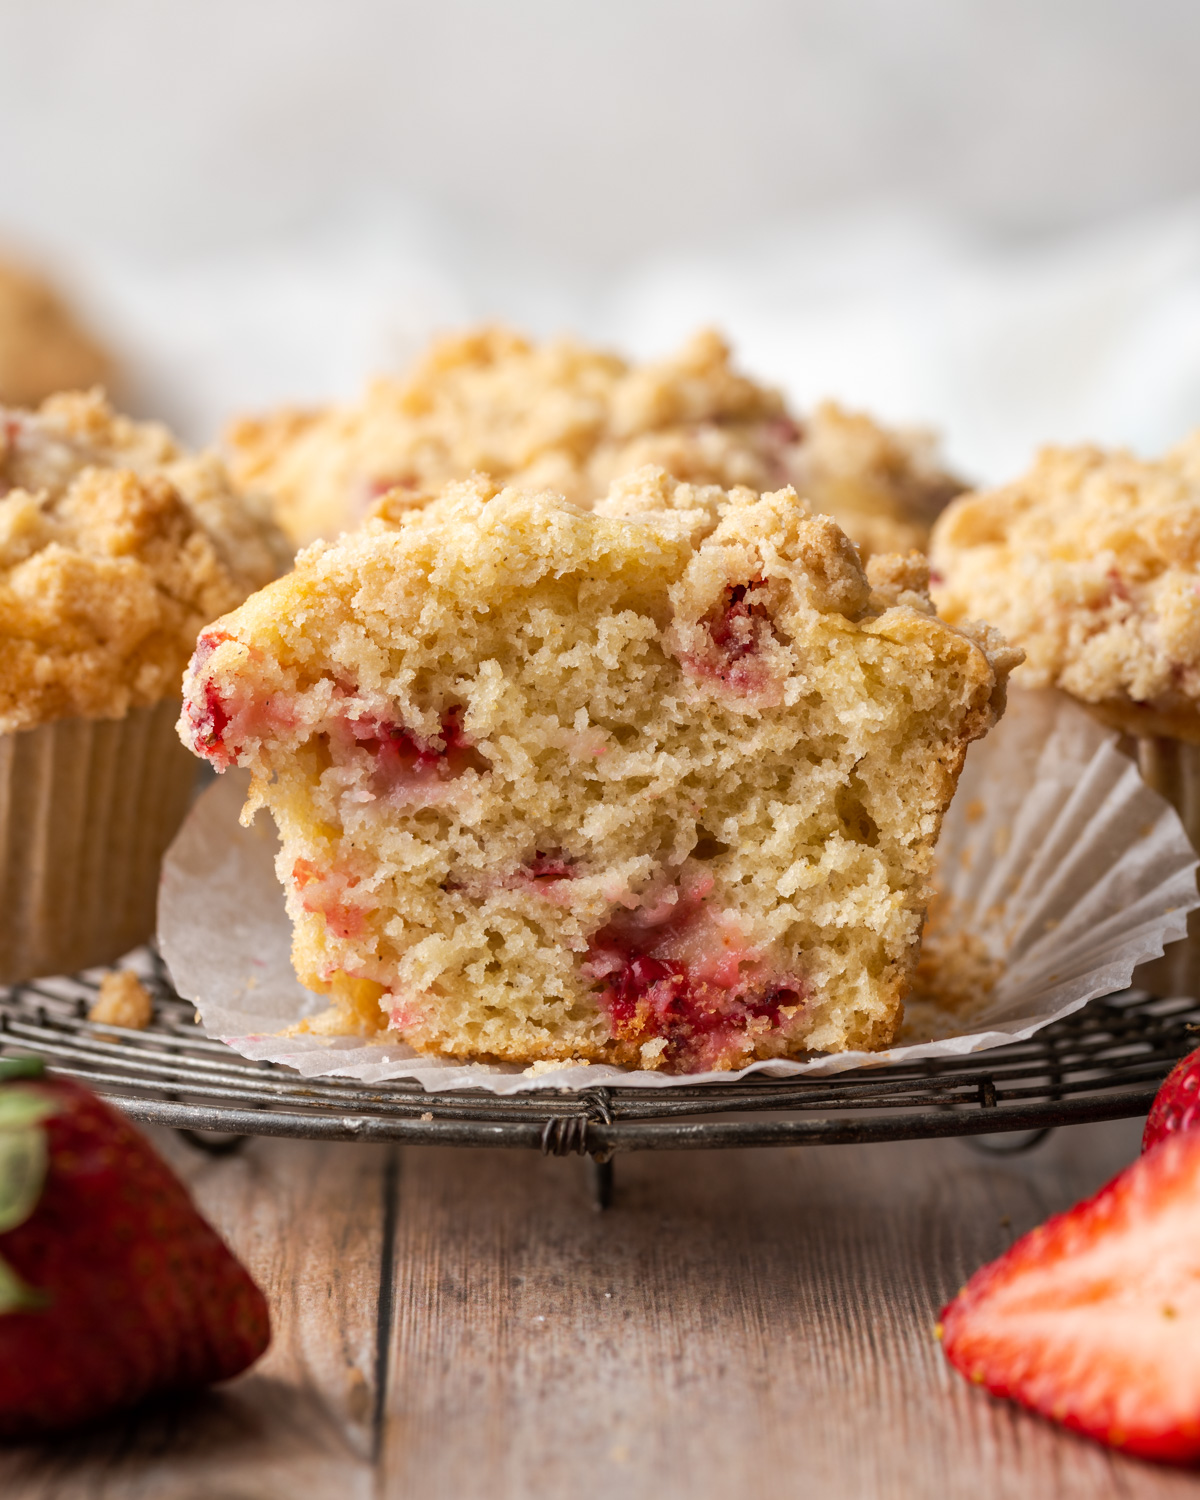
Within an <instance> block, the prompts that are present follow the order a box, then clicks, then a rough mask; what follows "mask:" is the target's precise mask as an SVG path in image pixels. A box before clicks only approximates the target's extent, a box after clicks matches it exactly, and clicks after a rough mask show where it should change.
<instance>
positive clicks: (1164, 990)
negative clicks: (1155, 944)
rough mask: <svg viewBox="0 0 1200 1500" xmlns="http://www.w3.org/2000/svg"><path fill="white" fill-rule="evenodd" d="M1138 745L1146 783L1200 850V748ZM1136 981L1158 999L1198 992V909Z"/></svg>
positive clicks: (1172, 742)
mask: <svg viewBox="0 0 1200 1500" xmlns="http://www.w3.org/2000/svg"><path fill="white" fill-rule="evenodd" d="M1135 743H1136V746H1137V759H1138V766H1139V767H1140V769H1141V773H1142V780H1143V781H1145V782H1146V784H1147V785H1148V786H1152V787H1153V788H1154V790H1155V791H1156V792H1158V793H1159V794H1160V795H1161V796H1163V797H1165V798H1166V799H1167V801H1168V802H1169V803H1170V804H1171V806H1172V807H1173V808H1174V809H1175V811H1176V812H1177V813H1178V814H1179V817H1180V821H1181V822H1182V823H1183V827H1184V832H1185V833H1186V834H1187V836H1188V838H1189V839H1190V840H1191V842H1192V848H1193V849H1200V745H1194V744H1191V743H1189V742H1188V741H1187V740H1176V739H1166V738H1163V737H1160V736H1151V735H1145V736H1141V737H1139V738H1138V739H1137V740H1136V742H1135ZM1133 982H1134V984H1138V985H1143V986H1145V988H1146V989H1148V990H1151V991H1153V993H1154V994H1156V995H1197V994H1200V911H1193V912H1191V914H1190V915H1189V916H1188V930H1187V937H1186V938H1185V939H1184V940H1183V941H1182V942H1178V943H1172V944H1171V946H1170V947H1169V948H1168V949H1167V951H1166V952H1165V953H1164V954H1163V956H1162V957H1161V958H1159V959H1156V960H1155V961H1154V962H1153V963H1149V964H1146V965H1144V967H1142V968H1141V969H1139V970H1138V972H1137V973H1136V974H1135V975H1134V979H1133Z"/></svg>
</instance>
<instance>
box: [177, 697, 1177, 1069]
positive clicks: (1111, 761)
mask: <svg viewBox="0 0 1200 1500" xmlns="http://www.w3.org/2000/svg"><path fill="white" fill-rule="evenodd" d="M245 792H246V782H245V780H244V779H243V777H242V774H241V773H235V772H230V773H227V774H226V775H225V776H224V777H223V778H222V779H221V781H220V782H218V783H217V785H215V786H214V787H212V788H211V789H210V790H209V791H208V792H206V793H205V795H204V796H203V797H202V798H201V799H200V801H199V802H198V803H197V804H196V806H195V807H194V808H193V810H192V812H191V814H190V815H189V817H188V819H187V822H186V823H185V824H184V827H183V828H182V830H181V831H180V834H179V837H178V838H177V839H176V841H175V843H174V844H173V845H172V847H171V849H170V851H169V853H168V855H167V859H166V861H165V864H164V867H163V880H162V888H161V892H160V897H159V943H160V946H161V949H162V954H163V957H164V958H165V960H166V962H167V965H168V967H169V968H170V971H171V976H172V978H173V980H174V982H175V986H176V988H177V989H178V991H179V993H180V994H181V995H183V996H185V997H186V998H188V999H190V1000H192V1001H194V1002H195V1004H196V1006H197V1008H198V1010H199V1012H200V1015H201V1018H202V1019H203V1022H204V1024H205V1026H206V1027H207V1029H208V1031H209V1033H210V1034H211V1035H213V1036H217V1037H220V1038H221V1039H222V1040H223V1041H226V1042H228V1043H229V1044H230V1045H231V1046H232V1047H234V1048H235V1049H236V1050H237V1051H238V1052H240V1053H242V1054H243V1055H244V1056H246V1057H251V1058H259V1059H269V1060H271V1061H272V1062H280V1063H286V1064H288V1065H289V1066H291V1067H293V1068H295V1069H297V1070H298V1071H299V1072H300V1073H302V1074H304V1075H305V1076H307V1077H319V1076H327V1077H348V1078H357V1079H359V1080H361V1081H362V1082H365V1083H375V1082H379V1081H381V1080H384V1079H389V1078H411V1079H416V1080H418V1081H419V1082H420V1083H422V1084H423V1085H424V1086H425V1087H426V1088H427V1089H431V1090H437V1089H449V1088H463V1087H474V1088H482V1089H487V1090H489V1091H491V1092H494V1093H498V1094H511V1093H517V1092H521V1091H523V1090H528V1089H545V1088H554V1089H564V1090H576V1089H582V1088H591V1087H595V1086H596V1085H597V1084H621V1085H622V1086H624V1087H630V1086H633V1087H639V1088H671V1087H678V1086H680V1085H688V1086H693V1085H695V1084H696V1083H702V1082H707V1081H712V1082H731V1081H733V1080H735V1079H737V1078H741V1077H744V1076H745V1075H746V1074H747V1073H755V1072H762V1073H766V1074H768V1075H770V1076H772V1077H776V1078H780V1077H792V1076H796V1075H799V1074H806V1073H807V1074H819V1073H840V1072H843V1071H845V1070H846V1069H848V1068H859V1067H879V1066H881V1065H883V1064H887V1063H894V1062H902V1061H904V1062H908V1061H914V1060H916V1059H918V1058H926V1057H939V1056H957V1055H962V1054H965V1053H971V1052H979V1051H983V1050H985V1049H986V1048H989V1047H997V1046H1000V1045H1002V1044H1004V1043H1006V1042H1013V1041H1019V1040H1022V1039H1023V1038H1025V1037H1028V1036H1031V1035H1032V1034H1033V1033H1034V1032H1035V1031H1037V1030H1038V1029H1039V1028H1040V1027H1042V1026H1046V1025H1048V1024H1049V1023H1050V1022H1051V1021H1055V1020H1058V1019H1059V1018H1060V1017H1062V1016H1066V1015H1068V1014H1070V1012H1072V1011H1074V1010H1078V1009H1079V1008H1080V1006H1082V1005H1084V1004H1085V1003H1086V1002H1087V1001H1088V1000H1091V999H1093V998H1094V997H1095V996H1097V995H1106V994H1111V993H1113V992H1114V991H1116V990H1121V989H1124V988H1125V987H1126V986H1127V985H1128V984H1129V981H1130V976H1131V974H1132V973H1133V970H1134V968H1135V967H1136V966H1137V965H1138V964H1140V963H1142V962H1144V961H1145V960H1147V959H1150V958H1155V957H1157V956H1158V955H1159V954H1161V953H1162V951H1163V947H1164V945H1165V944H1167V943H1169V942H1172V941H1174V940H1176V939H1178V938H1180V937H1182V936H1183V935H1184V933H1185V931H1186V926H1187V914H1188V912H1189V911H1190V910H1191V909H1192V908H1194V907H1198V906H1200V896H1198V895H1197V888H1196V879H1195V870H1196V865H1197V860H1196V856H1195V854H1194V852H1193V850H1192V846H1191V844H1190V842H1189V840H1188V838H1187V835H1186V833H1185V832H1184V829H1183V826H1182V824H1181V823H1180V820H1179V816H1178V814H1177V813H1176V812H1175V810H1174V809H1173V808H1172V807H1171V806H1170V805H1169V804H1168V803H1167V802H1166V801H1164V800H1163V798H1162V797H1160V796H1159V795H1158V794H1157V793H1156V792H1154V791H1152V790H1151V789H1150V788H1149V787H1148V786H1147V785H1146V784H1145V782H1144V781H1143V780H1142V778H1141V777H1140V775H1139V774H1138V769H1137V767H1136V765H1134V763H1133V762H1132V761H1131V760H1130V759H1129V758H1128V757H1127V756H1125V755H1123V754H1122V753H1121V752H1120V751H1119V750H1118V749H1117V736H1116V735H1115V734H1113V733H1112V732H1110V731H1108V730H1106V729H1104V728H1103V727H1101V726H1100V725H1098V724H1097V723H1095V722H1094V721H1093V720H1092V719H1091V718H1090V717H1089V716H1088V715H1087V714H1086V713H1084V712H1083V711H1081V710H1080V709H1079V708H1077V707H1076V706H1075V705H1073V704H1072V703H1071V702H1070V701H1069V700H1066V699H1063V698H1060V697H1058V696H1057V695H1053V694H1049V693H1022V692H1018V691H1014V693H1013V694H1012V699H1011V702H1010V706H1009V711H1008V713H1007V714H1006V715H1005V717H1004V719H1003V720H1002V721H1001V723H1000V724H999V725H998V726H997V728H996V729H995V730H993V732H992V733H991V734H990V735H989V736H988V737H987V738H986V739H985V740H983V741H982V742H980V743H979V744H976V745H973V746H972V747H971V750H970V752H969V754H968V756H967V764H966V767H965V769H964V771H963V775H962V779H961V782H960V785H959V790H958V793H957V795H956V797H955V799H954V802H953V804H952V805H951V807H950V810H949V812H948V813H947V816H946V819H945V823H944V826H943V830H942V837H941V840H940V842H939V845H938V875H937V887H938V890H939V892H940V893H942V895H943V896H944V897H945V898H946V901H945V911H946V913H947V921H946V926H945V927H944V928H943V933H945V931H947V930H954V931H962V932H970V933H974V934H975V935H976V937H977V938H978V939H980V940H981V941H982V943H983V944H984V945H985V946H986V948H987V951H988V952H989V953H990V954H991V955H992V956H993V957H994V958H996V959H999V960H1001V961H1002V964H1003V970H1002V972H1001V974H1000V977H999V979H998V980H997V981H996V983H995V986H994V989H993V990H992V991H991V993H990V994H989V995H987V996H986V999H985V1000H984V1001H983V1003H980V1004H976V1005H974V1006H973V1007H972V1010H971V1015H970V1019H969V1020H967V1019H966V1017H965V1016H963V1015H962V1014H954V1013H952V1012H948V1011H945V1010H940V1009H939V1008H938V1007H937V1006H935V1005H933V1004H931V1003H923V1004H915V1005H914V1006H912V1007H911V1012H910V1018H909V1020H908V1021H907V1022H906V1026H905V1031H904V1033H902V1042H903V1045H900V1046H895V1047H891V1048H889V1049H888V1050H887V1051H884V1052H838V1053H830V1054H827V1055H820V1056H814V1057H810V1058H806V1059H802V1060H790V1059H773V1060H771V1061H765V1062H756V1063H752V1064H751V1065H750V1066H749V1067H747V1068H743V1069H741V1070H739V1071H736V1072H728V1073H691V1074H686V1075H668V1074H662V1073H656V1072H643V1071H636V1070H632V1069H624V1068H617V1067H612V1066H611V1065H609V1064H596V1063H585V1064H577V1065H573V1066H563V1065H552V1066H547V1065H541V1067H540V1068H538V1069H537V1070H536V1071H535V1072H533V1073H532V1074H531V1073H530V1072H527V1071H525V1070H523V1069H522V1068H520V1067H518V1066H514V1065H509V1066H499V1065H488V1064H483V1063H472V1064H464V1063H461V1062H456V1061H453V1060H451V1059H446V1058H436V1057H423V1056H421V1055H419V1054H418V1053H415V1052H413V1051H412V1049H411V1048H409V1047H405V1046H402V1045H396V1044H387V1043H377V1042H368V1041H364V1040H363V1039H362V1038H361V1037H338V1038H324V1037H316V1036H309V1035H299V1036H284V1035H280V1034H279V1033H280V1032H281V1031H282V1030H283V1029H284V1028H285V1027H287V1026H289V1025H291V1024H292V1023H293V1022H295V1021H297V1020H299V1019H301V1017H303V1016H307V1015H311V1014H314V1013H315V1012H317V1011H320V1010H322V1009H324V1007H325V1006H326V1004H327V1001H326V1000H325V999H324V998H323V997H321V996H319V995H314V994H312V993H310V992H309V991H307V990H305V989H303V988H302V987H301V985H300V983H299V981H298V980H297V979H296V977H295V975H294V973H293V971H292V966H291V961H290V956H289V955H290V948H291V923H290V922H289V920H288V917H287V914H286V911H285V909H284V899H283V892H282V890H281V889H280V886H279V883H278V881H277V879H276V877H275V870H274V864H273V860H274V855H275V850H276V839H275V834H274V829H273V827H272V826H271V825H270V822H269V819H268V818H265V817H260V818H259V819H258V820H257V822H256V824H255V826H254V827H253V828H250V829H244V828H241V827H240V826H239V824H238V821H237V819H238V813H239V811H240V809H241V806H242V803H243V801H244V798H245Z"/></svg>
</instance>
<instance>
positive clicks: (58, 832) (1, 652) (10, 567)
mask: <svg viewBox="0 0 1200 1500" xmlns="http://www.w3.org/2000/svg"><path fill="white" fill-rule="evenodd" d="M285 556H286V548H285V546H284V544H283V541H282V538H281V537H280V536H279V535H278V533H277V532H275V530H274V528H273V527H272V526H271V525H270V524H269V523H268V522H266V521H265V520H264V519H263V518H262V517H261V516H259V515H256V514H255V513H254V512H253V511H252V510H251V509H250V508H248V507H247V506H246V505H245V504H244V502H243V501H241V500H240V499H239V498H238V497H237V495H236V494H235V493H234V492H233V490H232V488H231V487H230V485H229V482H228V480H227V478H226V476H225V474H224V472H223V470H222V468H221V466H220V465H219V463H217V462H216V460H214V459H212V458H207V457H193V456H190V455H188V454H186V453H184V452H183V451H182V450H181V449H180V448H178V447H177V446H176V444H175V443H174V441H173V440H172V439H171V437H170V435H169V434H168V433H167V432H166V430H165V429H163V428H161V427H157V426H154V425H151V424H139V423H134V422H132V421H129V420H128V419H127V418H124V417H121V416H119V415H118V414H117V413H115V412H114V411H113V410H112V409H111V408H110V407H109V406H108V405H107V404H106V402H105V401H104V400H103V398H102V397H101V396H99V395H98V394H91V395H85V394H67V395H61V396H55V397H53V398H51V399H50V400H49V401H47V402H45V403H44V404H43V405H42V407H41V408H40V409H39V410H38V411H20V410H15V409H12V408H9V409H2V408H0V982H6V983H11V982H14V981H16V980H19V979H23V978H28V977H31V976H33V975H36V974H45V973H59V972H65V971H69V970H73V969H76V968H82V967H86V966H90V965H93V964H100V963H108V962H110V961H111V960H113V959H115V958H117V957H119V956H120V955H121V954H122V953H124V952H126V951H128V950H129V949H130V948H131V947H134V946H135V945H136V944H138V943H140V942H143V941H145V939H146V938H148V937H149V936H150V935H151V933H152V932H153V929H154V905H155V896H156V891H157V883H158V868H159V864H160V861H161V858H162V854H163V852H164V850H165V848H166V846H167V844H168V843H169V841H170V839H171V837H172V835H173V834H174V831H175V829H176V827H177V826H178V824H179V821H180V819H181V818H182V816H183V813H184V811H185V810H186V807H187V802H188V798H189V795H190V791H191V787H192V784H193V780H194V770H193V765H192V763H191V761H190V760H189V758H188V757H187V756H186V755H185V754H183V753H182V751H181V749H180V747H179V745H178V742H177V740H176V738H175V736H174V734H173V731H172V725H173V721H174V719H175V717H176V715H177V713H178V704H179V683H180V679H181V676H182V672H183V668H184V665H185V663H186V662H187V659H188V657H189V656H190V654H191V651H192V648H193V646H194V644H195V639H196V635H197V633H198V632H199V631H200V629H201V628H202V627H203V626H204V625H206V624H207V623H208V622H209V621H210V620H212V619H213V618H215V617H216V616H217V615H219V614H221V613H223V612H224V611H226V610H228V609H230V608H232V607H233V606H234V605H236V604H237V603H238V602H239V601H241V600H242V599H244V598H245V597H246V596H247V595H248V594H250V593H251V592H253V590H254V589H256V588H258V587H260V586H261V585H262V584H264V583H266V582H268V581H269V580H270V579H271V578H272V577H274V576H275V575H276V574H277V573H278V572H279V571H280V568H281V563H282V560H283V559H284V557H285Z"/></svg>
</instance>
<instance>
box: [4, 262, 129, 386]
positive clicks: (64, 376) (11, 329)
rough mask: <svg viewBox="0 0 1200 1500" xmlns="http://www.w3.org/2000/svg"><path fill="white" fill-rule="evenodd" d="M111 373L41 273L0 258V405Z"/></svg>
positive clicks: (98, 380) (96, 380)
mask: <svg viewBox="0 0 1200 1500" xmlns="http://www.w3.org/2000/svg"><path fill="white" fill-rule="evenodd" d="M111 373H112V366H111V363H110V361H109V358H108V355H107V354H105V352H104V351H103V350H102V349H101V348H100V346H99V345H98V344H97V343H96V342H95V340H94V339H93V338H92V337H91V335H90V334H88V333H86V332H85V331H84V330H83V329H82V328H81V327H80V326H79V323H78V322H77V321H76V319H75V318H74V316H73V315H72V313H71V311H70V309H69V308H68V307H67V305H66V303H65V302H64V301H63V299H62V298H61V297H60V296H59V294H58V293H57V292H56V291H55V290H54V288H53V287H51V286H50V285H49V284H48V283H46V282H45V281H43V280H42V279H41V277H39V276H35V275H33V274H32V273H31V272H29V271H27V270H25V269H24V268H22V267H20V266H15V265H11V264H9V263H8V262H0V404H3V405H9V406H36V405H37V403H38V402H39V401H42V400H44V399H45V398H46V397H47V396H51V395H53V394H54V392H55V391H69V390H81V389H86V388H87V387H89V386H93V385H97V384H101V383H103V382H104V381H105V380H107V379H108V378H109V376H110V375H111Z"/></svg>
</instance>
